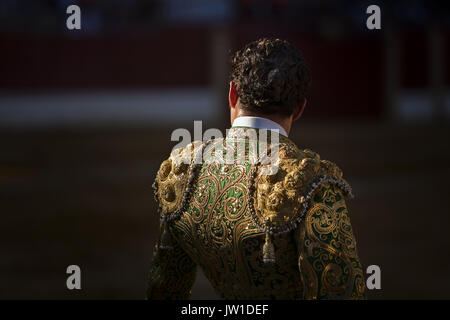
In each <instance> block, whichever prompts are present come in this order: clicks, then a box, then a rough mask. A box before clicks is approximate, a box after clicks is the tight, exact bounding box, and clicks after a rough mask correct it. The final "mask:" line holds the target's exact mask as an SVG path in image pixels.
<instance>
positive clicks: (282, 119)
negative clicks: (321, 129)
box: [228, 82, 306, 134]
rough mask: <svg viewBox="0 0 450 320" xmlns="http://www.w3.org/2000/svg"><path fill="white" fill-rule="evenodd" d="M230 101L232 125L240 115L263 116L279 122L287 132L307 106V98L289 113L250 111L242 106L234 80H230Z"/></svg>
mask: <svg viewBox="0 0 450 320" xmlns="http://www.w3.org/2000/svg"><path fill="white" fill-rule="evenodd" d="M228 102H229V107H230V120H231V125H232V124H233V122H234V120H235V119H236V118H239V117H244V116H250V117H262V118H266V119H269V120H272V121H274V122H276V123H278V124H279V125H280V126H281V127H282V128H283V129H284V130H286V132H287V134H289V132H290V131H291V127H292V123H293V122H294V121H295V120H297V119H298V118H300V116H301V115H302V113H303V110H304V108H305V106H306V99H305V100H304V101H302V103H301V104H299V106H298V107H297V108H295V110H294V112H293V113H292V114H291V115H289V116H285V115H281V114H258V113H255V112H250V111H248V110H245V109H244V108H242V106H241V104H240V102H239V97H238V95H237V91H236V85H235V84H234V83H232V82H230V91H229V94H228Z"/></svg>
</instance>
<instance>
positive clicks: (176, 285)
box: [147, 228, 197, 300]
mask: <svg viewBox="0 0 450 320" xmlns="http://www.w3.org/2000/svg"><path fill="white" fill-rule="evenodd" d="M161 231H162V228H161ZM161 234H162V232H160V235H159V240H158V242H157V244H156V245H155V249H154V251H153V258H152V262H151V266H150V274H149V280H148V286H147V299H158V300H162V299H173V300H184V299H189V298H190V297H191V289H192V286H193V285H194V282H195V276H196V271H197V267H196V264H195V263H194V261H192V259H191V258H190V257H189V256H188V255H187V254H186V253H185V252H184V250H183V249H182V248H181V246H180V245H179V244H178V243H177V242H176V241H175V240H174V241H172V243H171V245H172V248H170V249H167V248H164V249H162V248H160V246H159V244H160V242H161ZM172 239H173V237H172Z"/></svg>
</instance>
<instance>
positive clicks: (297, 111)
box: [292, 98, 307, 121]
mask: <svg viewBox="0 0 450 320" xmlns="http://www.w3.org/2000/svg"><path fill="white" fill-rule="evenodd" d="M306 102H307V100H306V98H305V99H303V102H302V103H301V104H300V105H299V106H298V107H297V109H295V112H294V114H293V115H292V121H295V120H297V119H298V118H300V117H301V115H302V113H303V110H305V107H306Z"/></svg>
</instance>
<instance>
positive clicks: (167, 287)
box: [147, 39, 365, 299]
mask: <svg viewBox="0 0 450 320" xmlns="http://www.w3.org/2000/svg"><path fill="white" fill-rule="evenodd" d="M309 82H310V77H309V71H308V68H307V66H306V63H305V61H304V60H303V58H302V57H301V55H300V54H299V53H298V52H297V50H296V49H295V48H294V47H293V46H291V45H290V44H289V43H287V42H286V41H283V40H279V39H261V40H258V41H255V42H252V43H250V44H248V45H247V46H245V47H244V48H243V49H242V50H240V51H238V52H237V53H236V54H235V55H234V57H233V58H232V61H231V82H230V91H229V105H230V116H231V123H232V128H231V129H230V130H228V133H227V136H226V137H225V139H213V140H210V141H208V142H195V143H192V144H190V145H189V146H187V147H185V148H182V149H177V150H174V152H172V155H171V156H170V158H169V159H167V160H166V161H164V162H163V163H162V165H161V168H160V170H159V171H158V174H157V178H156V180H155V184H154V188H155V196H156V200H157V201H158V203H159V206H160V217H161V235H160V238H159V241H158V243H157V245H156V248H155V251H154V256H153V261H152V265H151V269H150V277H149V285H148V290H147V297H148V298H149V299H187V298H189V297H190V294H191V288H192V285H193V284H194V280H195V275H196V269H197V266H199V267H201V268H202V270H203V272H204V274H205V276H206V277H207V278H208V279H209V280H210V282H211V284H212V285H213V287H214V288H215V289H216V291H217V292H218V293H219V294H220V295H221V296H222V297H224V298H226V299H302V298H306V299H359V298H363V297H364V294H365V281H364V277H363V272H362V267H361V264H360V262H359V258H358V255H357V251H356V243H355V239H354V236H353V231H352V227H351V224H350V219H349V216H348V212H347V208H346V204H345V201H344V196H345V195H348V196H351V190H350V187H349V186H348V184H347V183H346V182H345V180H343V179H342V172H341V170H340V169H339V168H338V167H337V166H336V165H334V164H333V163H332V162H330V161H327V160H320V156H319V155H318V154H317V153H314V152H312V151H311V150H308V149H305V150H301V149H299V148H298V147H297V146H296V145H295V144H294V142H292V141H291V140H289V139H288V138H287V136H288V134H289V131H290V129H291V125H292V122H293V121H294V120H296V119H298V118H299V117H300V116H301V114H302V111H303V109H304V108H305V105H306V90H307V88H308V85H309ZM267 130H269V131H270V135H269V134H267ZM254 132H256V134H253V133H254ZM263 133H264V134H263ZM268 136H270V139H269V143H268V144H264V143H262V142H261V141H262V140H261V139H260V138H261V137H268ZM239 141H245V148H243V149H239V148H236V142H239ZM255 143H256V144H255ZM255 145H256V149H258V151H257V152H256V156H255V152H254V151H255ZM267 145H268V146H269V149H270V150H268V151H267V150H266V151H267V152H264V153H261V150H263V149H264V147H265V146H267ZM211 146H213V147H214V148H213V149H214V151H211ZM224 150H226V151H227V153H226V154H227V156H225V157H224V156H223V154H224V153H223V151H224ZM230 150H231V151H230ZM239 150H240V151H239ZM207 151H208V152H207ZM229 151H230V152H229ZM252 151H253V152H252ZM263 151H264V150H263ZM230 154H231V159H232V160H237V159H238V158H240V157H241V159H242V158H243V161H235V162H233V161H231V162H230V161H224V159H225V158H226V157H228V156H229V155H230ZM243 154H244V156H243V157H242V155H243ZM260 154H263V155H265V159H268V157H269V158H270V157H272V161H271V162H270V163H268V162H267V161H266V162H264V161H263V160H262V158H264V157H260V156H259V155H260ZM274 155H275V156H276V158H274V157H273V156H274ZM199 159H201V161H198V160H199ZM228 160H229V159H228ZM263 169H268V170H266V171H265V172H264V170H263Z"/></svg>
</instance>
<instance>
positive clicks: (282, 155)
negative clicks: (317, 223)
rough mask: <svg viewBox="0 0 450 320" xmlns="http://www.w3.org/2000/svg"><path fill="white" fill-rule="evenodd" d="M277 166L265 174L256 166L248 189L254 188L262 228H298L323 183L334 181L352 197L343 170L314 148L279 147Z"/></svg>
mask: <svg viewBox="0 0 450 320" xmlns="http://www.w3.org/2000/svg"><path fill="white" fill-rule="evenodd" d="M276 165H277V170H275V171H272V172H275V173H274V174H264V173H262V171H261V167H264V166H261V167H260V168H259V169H256V171H255V172H254V174H253V176H254V180H253V181H252V180H251V181H250V186H249V188H250V189H252V190H254V191H253V194H252V192H251V193H250V198H253V199H251V201H252V200H253V204H254V206H253V209H254V215H255V216H256V218H257V220H258V222H259V225H260V226H265V227H263V229H266V230H267V229H270V228H271V229H272V230H271V231H272V232H273V233H281V232H287V231H290V230H292V229H294V228H296V227H297V224H298V223H299V222H300V221H301V220H302V218H303V216H304V214H305V213H306V211H307V210H308V208H309V204H310V201H311V198H312V196H313V194H314V192H315V191H316V190H317V189H318V188H319V186H321V185H324V184H334V185H336V186H338V187H339V188H340V189H342V191H343V193H344V195H349V196H351V188H350V186H349V185H348V183H347V182H346V181H345V180H344V179H343V173H342V170H341V169H340V168H339V167H338V166H337V165H336V164H334V163H333V162H331V161H329V160H324V159H321V158H320V155H319V154H318V153H316V152H314V151H312V150H309V149H303V150H301V149H299V148H297V147H296V146H293V145H284V146H280V149H279V156H278V162H277V163H276ZM272 166H273V165H272ZM265 172H267V171H265ZM269 172H270V170H269ZM252 184H253V186H252Z"/></svg>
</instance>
